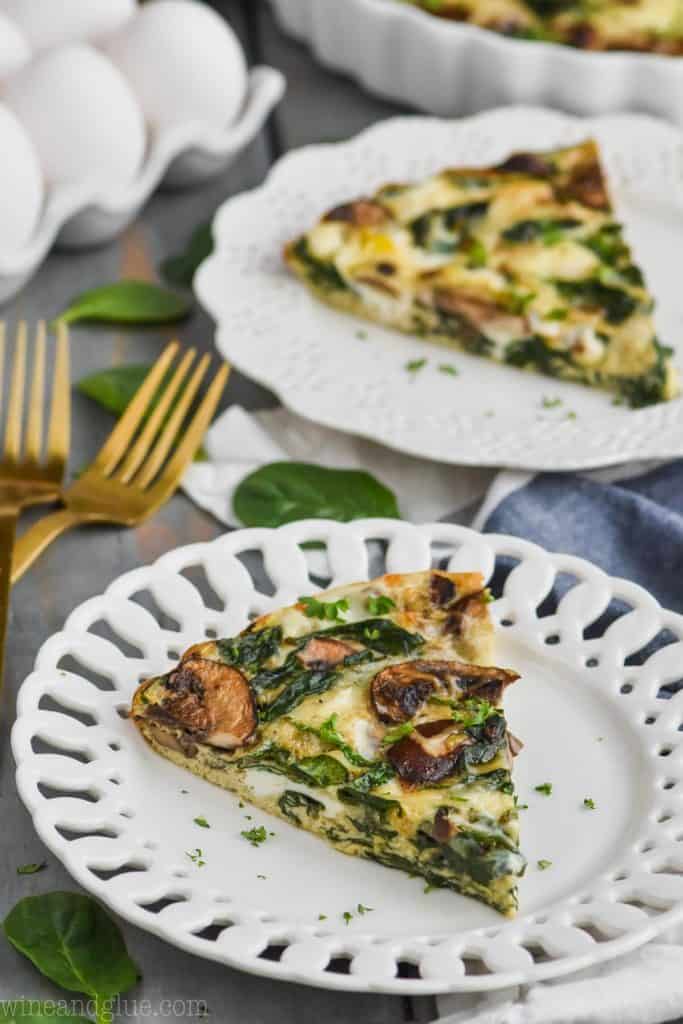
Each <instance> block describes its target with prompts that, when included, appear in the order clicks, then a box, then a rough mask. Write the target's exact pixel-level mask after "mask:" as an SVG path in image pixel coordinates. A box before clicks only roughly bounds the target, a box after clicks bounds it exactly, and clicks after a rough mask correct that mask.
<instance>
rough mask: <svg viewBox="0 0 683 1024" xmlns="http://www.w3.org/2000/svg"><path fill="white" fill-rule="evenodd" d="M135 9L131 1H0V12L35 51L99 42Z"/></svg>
mask: <svg viewBox="0 0 683 1024" xmlns="http://www.w3.org/2000/svg"><path fill="white" fill-rule="evenodd" d="M136 6H137V5H136V2H135V0H0V11H1V12H2V13H4V14H6V15H7V16H8V17H10V18H11V19H12V21H14V22H15V23H16V24H17V25H18V26H19V27H20V29H21V30H22V32H23V33H24V35H25V36H26V38H27V39H28V41H29V44H30V46H31V47H32V48H33V49H34V50H36V51H38V50H49V49H51V48H52V47H53V46H61V45H62V44H63V43H72V42H75V41H79V42H93V41H95V40H98V39H101V38H102V37H103V36H105V35H108V34H110V33H111V32H116V31H117V30H118V29H119V28H121V26H122V25H123V24H124V22H125V21H127V19H128V18H130V16H131V15H132V14H133V13H134V11H135V10H136Z"/></svg>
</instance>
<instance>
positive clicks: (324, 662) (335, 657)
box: [297, 636, 356, 670]
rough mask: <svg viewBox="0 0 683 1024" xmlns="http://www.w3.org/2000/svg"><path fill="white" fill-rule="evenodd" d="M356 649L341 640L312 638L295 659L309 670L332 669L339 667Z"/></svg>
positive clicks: (321, 637)
mask: <svg viewBox="0 0 683 1024" xmlns="http://www.w3.org/2000/svg"><path fill="white" fill-rule="evenodd" d="M355 650H356V648H355V647H354V646H353V645H352V644H347V643H344V641H343V640H335V639H333V638H332V637H324V636H312V637H311V639H310V640H309V641H308V642H307V643H306V644H305V646H304V647H302V648H301V650H300V651H299V652H298V653H297V658H298V659H299V661H300V662H301V664H302V665H305V666H306V668H311V669H316V670H319V669H326V668H334V667H335V665H340V664H341V663H342V661H344V659H345V658H348V656H349V655H350V654H353V652H354V651H355Z"/></svg>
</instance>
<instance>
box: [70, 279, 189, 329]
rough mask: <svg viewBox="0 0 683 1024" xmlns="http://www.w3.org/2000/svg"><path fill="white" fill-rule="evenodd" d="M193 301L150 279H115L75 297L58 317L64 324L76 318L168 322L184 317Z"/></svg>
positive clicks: (152, 322) (126, 322)
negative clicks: (113, 281) (153, 282)
mask: <svg viewBox="0 0 683 1024" xmlns="http://www.w3.org/2000/svg"><path fill="white" fill-rule="evenodd" d="M191 309H192V300H191V299H188V298H186V297H184V296H182V295H177V294H176V293H175V292H170V291H168V289H166V288H162V287H160V286H159V285H158V284H152V283H151V282H149V281H116V282H115V283H114V284H106V285H103V286H102V287H101V288H93V289H92V290H91V291H87V292H83V294H82V295H79V296H77V298H75V299H74V300H73V302H72V303H71V305H69V306H68V307H67V309H65V310H64V312H62V313H60V315H59V316H58V317H57V321H58V322H60V323H65V324H73V323H78V322H79V321H83V320H85V321H88V322H99V323H110V324H140V325H144V324H170V323H175V322H176V321H177V320H182V319H184V318H185V317H186V316H187V315H188V313H189V312H190V310H191Z"/></svg>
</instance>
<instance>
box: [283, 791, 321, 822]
mask: <svg viewBox="0 0 683 1024" xmlns="http://www.w3.org/2000/svg"><path fill="white" fill-rule="evenodd" d="M277 803H278V807H279V808H280V810H281V811H282V813H283V814H284V815H286V816H287V817H288V818H291V819H292V821H294V822H296V824H297V825H300V824H301V819H300V818H299V816H298V814H297V812H298V811H304V812H305V813H306V814H307V815H308V817H309V818H317V817H318V816H319V814H320V812H321V811H324V810H325V805H324V804H321V802H320V800H315V799H314V798H313V797H312V796H307V795H306V793H299V792H297V791H296V790H294V789H286V790H285V791H284V793H283V794H282V796H281V797H280V799H279V800H278V802H277Z"/></svg>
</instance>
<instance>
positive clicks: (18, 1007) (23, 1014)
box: [0, 999, 92, 1024]
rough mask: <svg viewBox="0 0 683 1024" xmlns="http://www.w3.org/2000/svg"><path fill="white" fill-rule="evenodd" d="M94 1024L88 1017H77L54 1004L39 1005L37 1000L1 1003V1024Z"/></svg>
mask: <svg viewBox="0 0 683 1024" xmlns="http://www.w3.org/2000/svg"><path fill="white" fill-rule="evenodd" d="M55 1021H58V1022H60V1024H92V1021H91V1020H89V1019H88V1018H87V1017H81V1016H76V1015H75V1014H73V1013H69V1011H68V1010H66V1009H63V1008H61V1007H60V1006H59V1005H56V1004H55V1003H54V1002H52V1003H38V1002H36V1000H35V999H17V1000H14V1001H13V1002H11V1003H0V1024H54V1022H55Z"/></svg>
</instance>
